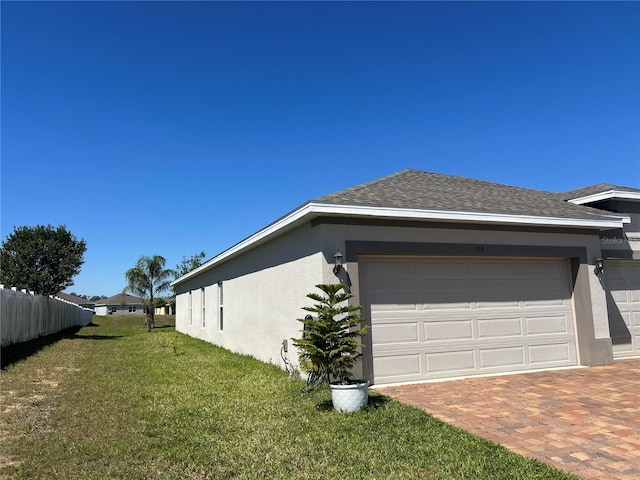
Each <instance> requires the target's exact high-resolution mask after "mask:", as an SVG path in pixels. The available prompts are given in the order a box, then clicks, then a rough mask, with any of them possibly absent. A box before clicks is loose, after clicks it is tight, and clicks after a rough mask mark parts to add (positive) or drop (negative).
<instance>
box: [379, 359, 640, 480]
mask: <svg viewBox="0 0 640 480" xmlns="http://www.w3.org/2000/svg"><path fill="white" fill-rule="evenodd" d="M377 390H378V391H379V392H380V393H382V394H383V395H388V396H390V397H392V398H395V399H397V400H399V401H401V402H403V403H407V404H409V405H413V406H415V407H418V408H421V409H423V410H425V411H426V412H428V413H430V414H432V415H434V416H436V417H439V418H440V419H442V420H444V421H445V422H447V423H450V424H452V425H455V426H457V427H460V428H463V429H464V430H467V431H469V432H471V433H473V434H475V435H478V436H481V437H483V438H486V439H488V440H491V441H493V442H496V443H499V444H501V445H504V446H505V447H506V448H508V449H510V450H512V451H514V452H516V453H519V454H521V455H525V456H528V457H532V458H536V459H538V460H540V461H543V462H545V463H548V464H550V465H553V466H555V467H557V468H560V469H562V470H565V471H568V472H571V473H573V474H576V475H578V476H580V477H582V478H585V479H594V480H604V479H614V480H622V479H623V480H631V479H634V480H635V479H640V358H633V359H625V360H618V361H616V363H615V364H614V365H607V366H602V367H590V368H579V369H568V370H567V369H562V370H549V371H544V372H532V373H524V374H515V375H503V376H490V377H475V378H468V379H463V380H452V381H448V382H437V383H422V384H414V385H401V386H380V387H377Z"/></svg>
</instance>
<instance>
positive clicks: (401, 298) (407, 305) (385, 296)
mask: <svg viewBox="0 0 640 480" xmlns="http://www.w3.org/2000/svg"><path fill="white" fill-rule="evenodd" d="M399 290H400V291H398V292H395V293H394V292H391V291H389V290H374V291H372V292H369V293H368V295H367V296H368V298H370V299H371V300H370V302H371V308H372V309H375V310H376V311H398V310H415V309H416V294H415V292H414V287H413V285H407V286H406V287H405V288H403V286H400V287H399Z"/></svg>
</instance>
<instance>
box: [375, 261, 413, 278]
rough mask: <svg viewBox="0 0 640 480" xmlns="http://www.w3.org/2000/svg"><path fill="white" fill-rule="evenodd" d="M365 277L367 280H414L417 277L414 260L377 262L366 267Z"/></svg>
mask: <svg viewBox="0 0 640 480" xmlns="http://www.w3.org/2000/svg"><path fill="white" fill-rule="evenodd" d="M363 275H364V278H366V279H367V280H414V279H415V278H416V273H415V265H414V264H413V262H409V261H405V262H402V261H400V262H398V261H396V262H385V261H382V262H376V263H369V264H367V265H366V266H365V267H364V271H363Z"/></svg>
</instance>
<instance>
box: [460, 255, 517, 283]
mask: <svg viewBox="0 0 640 480" xmlns="http://www.w3.org/2000/svg"><path fill="white" fill-rule="evenodd" d="M470 264H471V267H472V276H473V278H474V279H477V280H480V281H482V280H493V281H497V282H503V281H505V280H517V279H518V267H517V265H513V264H512V263H509V262H503V261H499V260H497V261H481V262H480V261H478V262H473V261H472V262H471V263H470Z"/></svg>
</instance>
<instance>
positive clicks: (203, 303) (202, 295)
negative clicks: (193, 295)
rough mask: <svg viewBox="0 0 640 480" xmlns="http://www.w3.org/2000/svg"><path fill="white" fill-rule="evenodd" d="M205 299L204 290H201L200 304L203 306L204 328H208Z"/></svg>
mask: <svg viewBox="0 0 640 480" xmlns="http://www.w3.org/2000/svg"><path fill="white" fill-rule="evenodd" d="M205 302H206V301H205V297H204V288H201V289H200V304H201V305H202V328H204V327H205V326H206V316H205Z"/></svg>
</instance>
